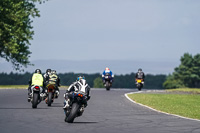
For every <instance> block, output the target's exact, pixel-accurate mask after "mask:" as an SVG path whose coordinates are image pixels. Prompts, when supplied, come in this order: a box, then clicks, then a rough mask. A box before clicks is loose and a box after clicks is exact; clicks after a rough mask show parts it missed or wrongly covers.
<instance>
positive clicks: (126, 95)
mask: <svg viewBox="0 0 200 133" xmlns="http://www.w3.org/2000/svg"><path fill="white" fill-rule="evenodd" d="M135 93H142V91H138V92H130V93H126V94H124V95H125V97H126V98H127V99H128V100H129V101H131V102H133V103H135V104H138V105H140V106H143V107H146V108H148V109H151V110H153V111H156V112H159V113H163V114H167V115H172V116H176V117H179V118H183V119H188V120H193V121H198V122H200V120H198V119H192V118H188V117H184V116H180V115H175V114H170V113H166V112H162V111H160V110H156V109H154V108H151V107H149V106H146V105H143V104H141V103H137V102H136V101H134V100H132V99H131V98H129V97H128V94H135Z"/></svg>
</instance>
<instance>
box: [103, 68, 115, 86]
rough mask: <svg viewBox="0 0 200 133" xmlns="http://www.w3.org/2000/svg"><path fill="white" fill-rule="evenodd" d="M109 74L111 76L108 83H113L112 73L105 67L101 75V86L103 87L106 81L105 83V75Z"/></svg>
mask: <svg viewBox="0 0 200 133" xmlns="http://www.w3.org/2000/svg"><path fill="white" fill-rule="evenodd" d="M107 74H109V75H110V76H111V79H110V83H112V82H113V79H114V74H113V73H112V71H111V70H110V69H109V68H108V67H106V68H105V70H104V71H103V73H102V79H103V84H104V85H105V83H106V81H105V75H107Z"/></svg>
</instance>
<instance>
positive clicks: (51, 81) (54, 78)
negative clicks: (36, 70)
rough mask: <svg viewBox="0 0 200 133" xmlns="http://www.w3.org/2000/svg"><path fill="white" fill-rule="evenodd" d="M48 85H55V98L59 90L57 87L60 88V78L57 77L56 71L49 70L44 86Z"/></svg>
mask: <svg viewBox="0 0 200 133" xmlns="http://www.w3.org/2000/svg"><path fill="white" fill-rule="evenodd" d="M48 84H54V85H55V93H56V97H58V96H59V94H60V90H59V88H58V87H60V77H59V76H58V75H57V73H56V70H51V72H50V73H49V75H48V77H47V81H46V85H48Z"/></svg>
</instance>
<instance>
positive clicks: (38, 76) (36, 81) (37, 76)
mask: <svg viewBox="0 0 200 133" xmlns="http://www.w3.org/2000/svg"><path fill="white" fill-rule="evenodd" d="M34 85H39V86H40V87H42V92H41V95H42V96H43V97H44V95H45V94H44V92H45V90H44V87H43V86H44V78H43V76H42V72H41V70H40V69H36V70H35V73H34V74H33V76H32V78H31V79H30V80H29V87H28V101H29V102H30V99H31V93H32V92H31V87H32V86H34Z"/></svg>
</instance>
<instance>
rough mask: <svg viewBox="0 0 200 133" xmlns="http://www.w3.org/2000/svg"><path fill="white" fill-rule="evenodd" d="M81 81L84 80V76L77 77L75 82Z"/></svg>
mask: <svg viewBox="0 0 200 133" xmlns="http://www.w3.org/2000/svg"><path fill="white" fill-rule="evenodd" d="M81 79H85V77H84V76H78V77H77V81H80V80H81Z"/></svg>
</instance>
